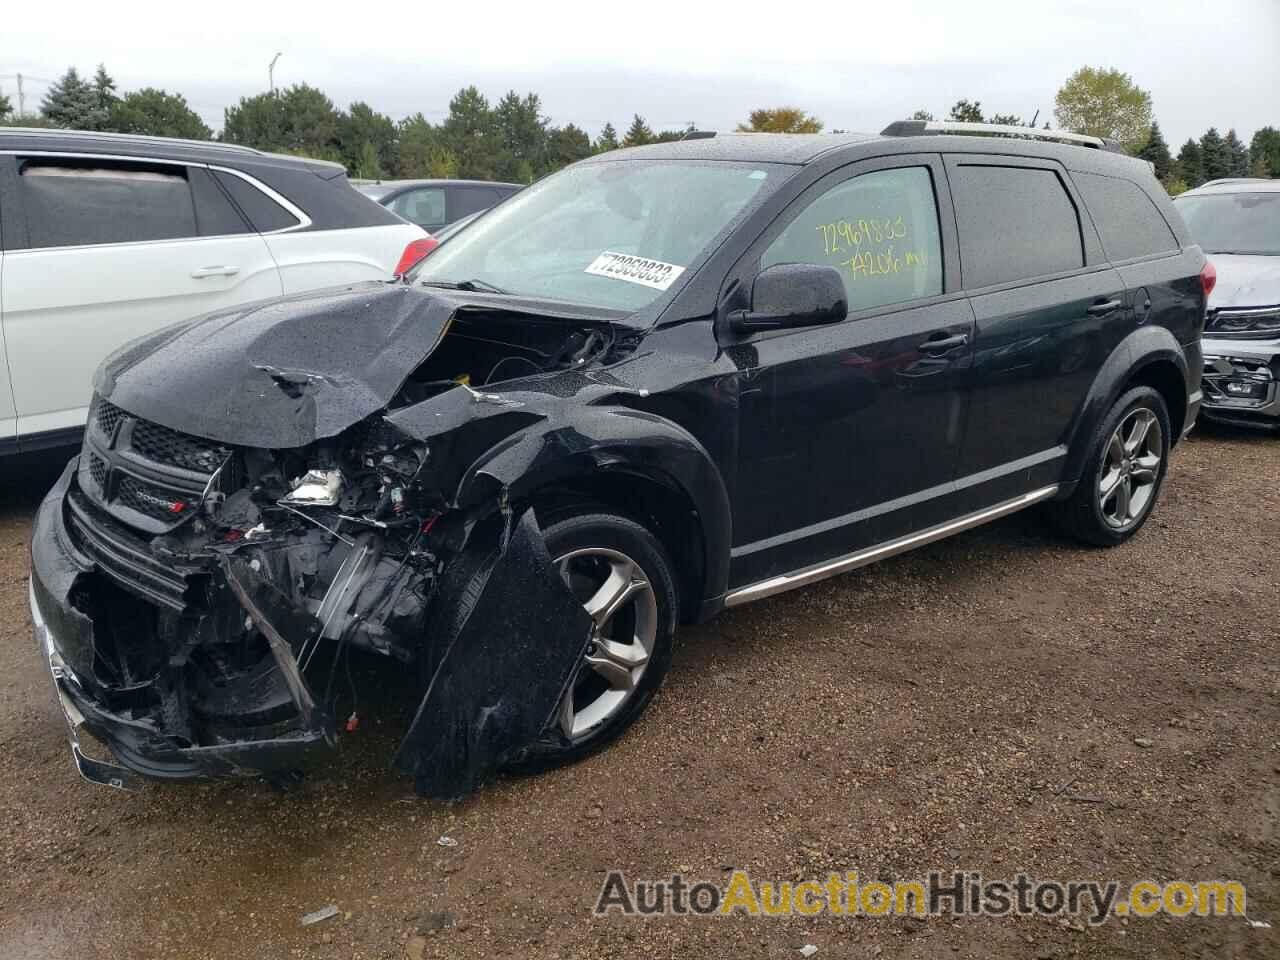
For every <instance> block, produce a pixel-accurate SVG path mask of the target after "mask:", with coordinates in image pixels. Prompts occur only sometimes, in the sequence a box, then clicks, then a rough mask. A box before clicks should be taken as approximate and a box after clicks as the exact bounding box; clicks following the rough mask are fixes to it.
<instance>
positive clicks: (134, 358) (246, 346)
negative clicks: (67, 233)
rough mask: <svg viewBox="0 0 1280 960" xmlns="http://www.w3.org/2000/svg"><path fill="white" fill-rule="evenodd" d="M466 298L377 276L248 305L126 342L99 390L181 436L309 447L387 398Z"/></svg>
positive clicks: (105, 369)
mask: <svg viewBox="0 0 1280 960" xmlns="http://www.w3.org/2000/svg"><path fill="white" fill-rule="evenodd" d="M458 306H459V304H458V302H457V301H456V300H452V299H449V298H446V297H443V296H441V295H439V294H438V293H435V292H431V291H428V290H426V289H424V288H422V287H409V286H404V285H402V284H392V283H381V282H370V283H363V284H357V285H355V286H351V287H342V288H334V289H328V290H321V291H316V292H310V293H305V294H300V295H297V296H292V297H284V298H280V299H275V300H264V301H261V302H258V303H252V304H247V305H241V306H238V307H236V308H234V309H230V310H223V311H218V312H216V313H211V314H208V315H206V316H204V317H199V318H197V319H195V320H192V321H190V322H188V323H185V324H181V325H179V326H177V327H171V328H168V329H166V330H163V331H160V332H159V333H157V334H155V335H153V336H150V337H146V338H143V339H141V340H135V341H133V342H132V343H129V344H126V345H125V346H124V347H122V348H121V349H120V350H118V351H116V352H115V353H113V354H112V355H111V356H109V357H108V358H107V359H106V360H105V361H104V362H103V364H102V366H100V367H99V368H98V372H97V374H96V375H95V377H94V388H95V389H96V390H97V392H98V393H99V394H101V395H102V396H104V397H106V398H108V399H109V400H110V401H111V402H112V403H114V404H116V405H118V406H120V407H123V408H124V409H126V410H128V411H129V412H130V413H133V414H135V415H137V416H139V417H143V418H145V419H147V420H152V421H154V422H156V423H160V424H163V425H164V426H167V427H170V428H172V429H174V430H178V431H181V432H183V433H190V434H194V435H196V436H200V437H207V438H209V439H212V440H218V441H221V442H223V443H232V444H238V445H242V446H250V447H267V448H272V449H280V448H286V447H301V446H305V445H307V444H309V443H313V442H314V441H316V440H320V439H324V438H326V437H332V436H336V435H337V434H339V433H341V432H342V431H343V430H345V429H346V428H347V427H350V426H351V425H352V424H355V423H357V422H359V421H360V420H362V419H364V418H365V417H367V416H369V415H370V414H372V413H375V412H377V411H378V410H380V409H382V408H383V407H385V406H387V404H388V403H389V402H390V401H391V398H392V397H394V396H395V394H396V392H397V391H398V390H399V389H400V387H401V386H402V385H403V383H404V382H405V380H406V379H407V378H408V377H409V375H410V374H411V373H412V372H413V371H414V369H415V368H416V367H417V366H418V365H419V364H420V363H422V361H423V360H425V359H426V358H427V356H429V355H430V353H431V352H432V351H433V350H434V349H435V348H436V346H437V345H438V344H439V343H440V340H441V339H442V338H443V336H444V333H445V331H446V330H447V329H448V326H449V321H450V319H451V317H452V316H453V314H454V312H455V311H456V310H457V308H458Z"/></svg>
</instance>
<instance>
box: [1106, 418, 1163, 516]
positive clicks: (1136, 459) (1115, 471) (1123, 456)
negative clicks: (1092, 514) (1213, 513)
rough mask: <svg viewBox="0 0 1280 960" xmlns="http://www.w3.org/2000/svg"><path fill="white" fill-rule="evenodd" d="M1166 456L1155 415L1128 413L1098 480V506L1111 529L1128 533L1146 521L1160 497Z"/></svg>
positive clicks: (1122, 421)
mask: <svg viewBox="0 0 1280 960" xmlns="http://www.w3.org/2000/svg"><path fill="white" fill-rule="evenodd" d="M1163 455H1164V437H1163V433H1162V432H1161V429H1160V421H1159V420H1158V419H1157V418H1156V415H1155V413H1154V412H1152V411H1151V410H1149V409H1147V408H1146V407H1138V408H1136V409H1134V410H1131V411H1130V412H1129V413H1128V414H1126V415H1125V417H1124V419H1122V420H1121V421H1120V423H1119V425H1118V426H1117V427H1116V429H1115V431H1114V432H1113V433H1112V434H1111V439H1110V440H1109V441H1108V442H1107V447H1106V451H1105V452H1104V454H1103V463H1102V474H1101V476H1100V477H1099V479H1098V506H1099V508H1100V510H1101V512H1102V516H1103V519H1104V520H1106V522H1107V524H1108V525H1109V526H1110V527H1112V528H1114V529H1116V530H1126V529H1128V528H1129V527H1132V526H1134V525H1135V524H1137V523H1138V522H1140V521H1141V520H1142V518H1143V516H1144V515H1145V514H1146V511H1147V509H1148V508H1149V507H1150V505H1151V501H1152V499H1153V498H1154V497H1155V494H1156V484H1157V482H1158V481H1159V479H1160V462H1161V459H1162V458H1163Z"/></svg>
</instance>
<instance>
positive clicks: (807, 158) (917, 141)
mask: <svg viewBox="0 0 1280 960" xmlns="http://www.w3.org/2000/svg"><path fill="white" fill-rule="evenodd" d="M837 150H839V151H842V152H844V153H846V154H847V155H848V156H849V159H851V160H852V159H859V158H862V157H870V156H879V155H889V154H895V153H957V152H959V153H995V154H1000V153H1014V154H1017V155H1020V156H1028V157H1049V158H1055V159H1058V160H1060V161H1062V162H1063V163H1064V164H1065V165H1066V166H1068V167H1070V168H1072V169H1082V170H1086V171H1087V170H1099V171H1105V170H1107V169H1115V168H1116V167H1117V166H1120V167H1130V166H1132V165H1133V164H1138V165H1140V166H1143V167H1147V164H1146V162H1145V161H1142V160H1136V159H1135V158H1133V157H1129V156H1127V155H1126V154H1123V153H1115V152H1112V151H1111V150H1106V149H1103V150H1098V149H1094V147H1093V146H1082V145H1081V146H1078V145H1075V144H1069V143H1057V142H1053V141H1050V140H1044V139H1039V138H1036V139H1032V138H1031V137H1020V138H1017V139H1014V138H1012V137H1009V136H1000V137H996V136H976V135H973V134H966V133H964V132H954V133H942V132H939V133H933V132H929V131H925V132H923V133H921V134H916V133H914V132H913V134H912V135H911V136H894V135H890V136H884V135H879V136H877V135H872V134H865V133H803V134H796V133H724V134H714V135H711V134H701V135H699V136H698V137H696V138H690V139H686V140H672V141H670V142H668V143H655V144H650V145H648V146H644V147H628V148H625V149H622V150H612V151H610V152H608V153H603V154H598V155H596V156H595V157H592V158H590V159H588V160H584V161H582V162H583V163H599V162H602V161H611V160H730V161H739V162H743V163H784V164H794V165H800V166H802V165H804V164H807V163H811V162H813V161H815V160H817V159H818V158H819V157H822V156H825V155H827V154H830V153H832V152H833V151H837Z"/></svg>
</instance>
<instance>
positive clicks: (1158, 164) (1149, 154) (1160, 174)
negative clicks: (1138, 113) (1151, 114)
mask: <svg viewBox="0 0 1280 960" xmlns="http://www.w3.org/2000/svg"><path fill="white" fill-rule="evenodd" d="M1138 156H1139V157H1140V158H1141V159H1143V160H1147V161H1149V162H1150V163H1152V164H1153V165H1154V166H1155V170H1156V179H1157V180H1161V181H1163V180H1165V179H1166V178H1167V177H1168V176H1169V171H1170V168H1171V167H1172V166H1173V157H1172V156H1170V155H1169V144H1167V143H1165V140H1164V135H1163V134H1162V133H1161V132H1160V124H1159V123H1157V122H1156V121H1155V120H1152V121H1151V135H1150V136H1148V137H1147V142H1146V143H1145V144H1144V145H1143V147H1142V149H1141V150H1139V151H1138Z"/></svg>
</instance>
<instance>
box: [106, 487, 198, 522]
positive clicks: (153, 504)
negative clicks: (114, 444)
mask: <svg viewBox="0 0 1280 960" xmlns="http://www.w3.org/2000/svg"><path fill="white" fill-rule="evenodd" d="M116 502H117V503H120V504H122V505H124V506H126V507H129V508H130V509H131V510H136V511H138V513H141V514H143V515H145V516H148V517H151V518H153V519H155V520H163V521H164V522H166V523H174V522H176V521H177V520H178V519H179V518H180V517H181V516H182V513H183V510H184V509H185V504H186V501H185V500H182V499H180V498H178V497H175V496H174V494H173V492H172V491H169V490H166V489H164V488H163V487H157V486H153V485H151V484H149V483H144V482H142V481H140V480H137V479H135V478H133V477H130V476H128V475H125V476H122V477H121V478H120V486H119V487H118V488H117V490H116ZM175 503H181V504H183V505H184V506H183V507H181V508H179V509H177V510H174V509H173V507H172V504H175Z"/></svg>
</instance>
